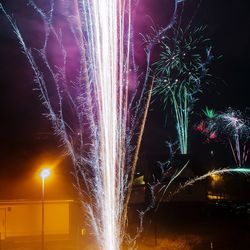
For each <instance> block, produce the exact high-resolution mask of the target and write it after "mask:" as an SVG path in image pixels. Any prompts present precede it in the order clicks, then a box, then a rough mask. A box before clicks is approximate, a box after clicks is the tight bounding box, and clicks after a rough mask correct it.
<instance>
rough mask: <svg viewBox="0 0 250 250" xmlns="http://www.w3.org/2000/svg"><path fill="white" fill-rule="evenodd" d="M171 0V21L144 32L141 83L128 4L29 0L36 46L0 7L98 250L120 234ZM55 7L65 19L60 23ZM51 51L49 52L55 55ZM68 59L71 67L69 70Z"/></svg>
mask: <svg viewBox="0 0 250 250" xmlns="http://www.w3.org/2000/svg"><path fill="white" fill-rule="evenodd" d="M178 2H180V1H177V0H176V1H175V9H174V13H173V18H172V20H171V21H170V24H169V25H168V26H167V27H165V28H162V29H160V30H158V31H157V32H156V33H155V34H154V35H153V36H147V38H148V40H147V41H146V45H145V46H146V48H145V51H146V56H147V67H146V72H145V77H144V79H143V81H142V83H141V84H140V81H139V79H138V77H137V75H140V74H138V72H137V68H138V67H137V66H135V61H134V47H133V39H132V37H133V26H132V21H131V20H132V7H133V6H132V1H130V0H128V1H127V0H120V1H119V0H103V1H98V0H87V1H58V2H56V1H53V0H51V1H49V2H48V5H49V10H48V9H46V10H43V9H42V8H41V7H38V6H37V5H36V3H35V2H34V1H32V0H30V1H29V6H30V7H31V8H33V9H34V11H35V13H36V14H37V15H38V16H39V18H40V19H41V20H42V21H43V24H44V27H43V34H44V38H43V45H42V47H41V48H39V49H33V48H29V47H28V45H27V43H26V41H25V39H24V38H23V36H22V34H21V32H20V31H19V28H18V26H17V24H16V22H15V20H14V19H13V17H12V16H10V15H8V13H7V12H6V11H5V9H4V8H3V6H2V5H1V4H0V8H1V10H2V11H3V12H4V14H5V15H6V17H7V19H8V20H9V22H10V24H11V26H12V28H13V29H14V32H15V34H16V36H17V38H18V41H19V43H20V45H21V46H22V49H23V52H24V53H25V55H26V57H27V58H28V61H29V63H30V65H31V67H32V69H33V72H34V75H35V82H36V84H37V89H38V91H39V93H40V98H41V100H42V102H43V104H44V106H45V107H46V109H47V111H48V112H47V116H48V118H49V119H50V120H51V122H52V124H53V128H54V131H55V133H56V134H57V135H58V136H59V137H60V139H61V141H62V142H63V144H64V145H65V147H66V149H67V153H68V154H69V155H70V157H71V159H72V162H73V165H74V177H75V187H76V189H77V190H78V192H79V196H80V198H81V202H82V205H83V206H84V208H85V211H87V213H88V217H89V221H90V224H91V226H92V229H93V232H94V234H95V236H96V239H97V242H98V247H99V249H103V250H118V249H120V248H121V244H122V241H123V239H124V235H125V229H126V220H127V214H126V212H127V204H128V200H129V196H130V193H131V189H132V183H133V175H134V169H135V166H136V161H137V157H138V152H139V147H140V142H141V138H142V133H143V129H144V125H145V121H146V114H147V110H148V106H149V100H150V96H151V86H152V85H150V87H149V92H147V90H148V87H147V83H148V80H149V75H150V69H149V63H150V55H151V50H152V48H153V47H154V45H155V44H156V43H157V41H158V40H159V37H161V36H162V35H163V34H164V33H165V32H166V31H167V30H168V28H169V27H171V25H172V24H173V20H174V19H175V14H176V10H177V4H178ZM47 7H48V6H47ZM56 8H59V9H56ZM57 10H59V11H60V14H61V19H62V18H64V19H65V21H64V23H63V24H62V25H61V24H60V23H58V22H59V21H58V20H57V18H56V14H55V13H56V12H57ZM68 37H70V38H71V40H70V42H69V40H67V39H68ZM69 43H70V46H68V44H69ZM72 48H73V49H72ZM51 50H56V52H57V58H53V56H51ZM72 51H73V53H74V54H75V56H74V57H72V55H71V53H72ZM70 59H71V62H72V61H74V63H73V66H74V67H72V68H74V69H72V68H69V67H70V66H71V65H70V62H69V61H70ZM72 59H73V60H72ZM41 61H42V65H41ZM75 61H77V63H75ZM69 72H70V73H71V74H69ZM72 75H73V77H72ZM138 82H139V83H138ZM152 84H153V83H152ZM138 86H139V87H138ZM132 92H133V93H132ZM141 121H142V122H141ZM139 124H140V126H138V125H139ZM138 127H139V128H138ZM132 142H135V144H136V145H133V143H132Z"/></svg>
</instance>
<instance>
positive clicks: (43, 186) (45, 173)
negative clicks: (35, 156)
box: [40, 168, 50, 250]
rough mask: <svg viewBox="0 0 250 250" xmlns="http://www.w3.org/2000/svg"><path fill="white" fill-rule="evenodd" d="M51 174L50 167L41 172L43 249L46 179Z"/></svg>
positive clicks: (42, 247)
mask: <svg viewBox="0 0 250 250" xmlns="http://www.w3.org/2000/svg"><path fill="white" fill-rule="evenodd" d="M49 176H50V169H48V168H44V169H42V171H41V172H40V177H41V178H42V233H41V236H42V239H41V242H42V244H41V250H44V191H45V179H47V178H48V177H49Z"/></svg>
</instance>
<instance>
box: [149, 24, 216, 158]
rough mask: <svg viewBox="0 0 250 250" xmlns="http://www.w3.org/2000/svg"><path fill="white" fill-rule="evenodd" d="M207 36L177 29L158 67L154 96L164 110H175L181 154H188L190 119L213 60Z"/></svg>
mask: <svg viewBox="0 0 250 250" xmlns="http://www.w3.org/2000/svg"><path fill="white" fill-rule="evenodd" d="M204 32H205V27H198V28H195V29H192V30H190V28H188V29H186V30H182V29H181V28H176V27H174V29H173V30H172V32H171V33H170V35H169V36H166V38H165V39H164V40H162V41H161V47H162V52H161V54H160V59H159V60H158V61H157V62H156V63H155V67H156V69H155V72H156V77H157V78H156V84H155V88H154V91H153V92H154V94H156V95H159V96H160V98H161V100H162V102H163V104H164V108H165V109H166V107H167V104H168V103H169V102H170V103H171V106H172V107H173V110H174V115H175V119H176V129H177V135H178V141H179V149H180V152H181V153H182V154H187V153H188V124H189V115H190V112H191V110H192V106H193V104H194V102H195V101H196V98H197V93H199V92H201V90H202V85H201V83H202V80H204V79H203V78H204V77H206V76H208V75H209V74H208V70H209V68H208V66H209V64H210V62H211V60H212V58H213V57H212V55H211V48H210V47H208V45H207V44H208V41H209V40H208V39H207V38H205V37H204Z"/></svg>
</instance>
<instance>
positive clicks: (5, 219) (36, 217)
mask: <svg viewBox="0 0 250 250" xmlns="http://www.w3.org/2000/svg"><path fill="white" fill-rule="evenodd" d="M74 218H75V216H74V202H73V200H50V201H45V202H44V234H45V236H49V235H51V236H53V235H61V236H69V235H70V234H72V226H73V223H74ZM41 232H42V203H41V201H30V200H8V201H0V234H1V240H3V239H9V238H13V237H31V236H32V237H33V236H40V235H41Z"/></svg>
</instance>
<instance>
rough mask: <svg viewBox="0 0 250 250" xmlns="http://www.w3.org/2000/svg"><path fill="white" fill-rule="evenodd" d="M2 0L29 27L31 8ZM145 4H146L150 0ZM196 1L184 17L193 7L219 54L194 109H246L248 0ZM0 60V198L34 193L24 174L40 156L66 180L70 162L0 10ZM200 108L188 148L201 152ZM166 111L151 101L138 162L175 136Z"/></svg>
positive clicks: (190, 1) (161, 151)
mask: <svg viewBox="0 0 250 250" xmlns="http://www.w3.org/2000/svg"><path fill="white" fill-rule="evenodd" d="M0 2H1V3H2V4H3V5H4V6H5V7H6V9H7V10H8V12H9V13H14V14H15V15H16V16H17V20H18V21H20V22H21V21H22V20H24V21H25V25H26V26H25V29H24V32H27V25H31V24H30V23H31V22H29V21H27V20H29V14H30V12H27V11H23V8H22V6H25V1H23V0H22V1H18V4H17V1H14V0H12V1H3V0H0ZM141 2H143V0H141ZM152 2H154V5H155V6H157V4H158V7H159V6H165V7H166V6H167V4H166V2H164V1H163V0H161V1H160V0H157V1H156V0H154V1H153V0H152ZM147 4H148V6H150V4H149V3H148V1H147ZM197 5H198V1H194V0H187V1H186V8H185V12H184V13H185V14H184V18H185V17H186V18H187V19H188V18H189V17H190V16H191V15H192V13H196V15H195V18H194V23H196V24H204V25H207V35H208V36H209V37H210V38H211V41H212V42H211V43H212V45H213V47H214V54H215V55H216V56H217V57H218V59H217V60H216V61H214V62H213V64H212V67H211V73H212V75H213V76H214V80H213V83H211V84H210V85H209V86H207V87H206V88H204V90H203V93H202V94H200V95H199V100H198V101H197V103H196V106H195V109H194V111H195V112H196V113H198V114H199V113H201V108H203V107H204V106H205V105H207V106H209V107H211V108H214V109H215V110H221V111H223V110H225V109H226V108H227V107H229V106H230V107H232V108H235V109H241V110H244V109H245V108H246V107H247V106H250V105H249V90H250V87H249V83H250V74H249V72H250V64H249V61H250V31H249V30H250V29H249V26H250V15H249V13H250V7H249V6H250V3H249V0H241V1H238V0H203V1H202V3H201V5H200V7H199V8H198V9H196V7H195V6H197ZM155 11H156V12H159V13H158V14H161V16H164V14H165V13H166V15H168V14H169V13H168V11H167V10H165V9H164V8H157V7H155ZM156 14H157V13H156ZM32 25H33V24H32ZM33 28H34V27H33ZM31 30H32V28H31ZM31 32H32V31H31ZM220 56H221V57H220ZM0 63H1V67H0V83H1V98H0V116H1V123H0V199H1V198H8V196H11V197H22V198H27V197H25V193H22V192H20V187H25V188H26V189H29V188H28V187H29V185H31V183H32V185H33V187H34V188H33V192H32V195H33V196H34V197H36V192H38V187H36V184H35V182H31V181H28V180H31V179H32V178H33V177H32V176H33V175H34V173H35V171H36V169H37V166H38V165H41V164H42V163H43V162H48V163H53V162H56V161H60V164H59V165H60V167H58V168H57V170H56V172H57V175H58V176H60V178H62V179H63V180H64V179H65V182H66V180H67V181H68V177H65V176H67V175H68V173H69V171H70V164H69V161H63V159H62V157H60V152H62V151H63V149H62V148H61V147H60V142H59V140H58V138H56V137H55V136H54V135H53V132H52V130H51V128H50V123H49V121H47V119H46V118H45V117H44V116H43V115H42V114H43V113H44V112H45V110H44V108H43V106H42V104H41V102H40V100H39V98H38V95H37V94H38V93H37V92H36V91H34V90H33V89H34V83H33V76H32V71H31V69H30V66H29V64H28V62H27V59H26V57H25V56H24V55H23V54H22V52H21V49H20V46H19V45H18V43H17V40H16V38H15V35H14V33H13V31H12V29H11V27H10V25H9V24H8V22H7V20H6V18H5V17H4V15H3V14H2V13H1V14H0ZM198 114H193V115H192V117H191V126H190V130H191V131H190V147H191V151H192V154H202V153H204V152H206V150H207V145H204V143H203V142H202V140H200V139H199V137H197V135H195V132H194V131H193V130H192V124H194V123H195V122H196V121H197V120H198V119H199V115H198ZM168 117H169V118H168V120H169V125H168V128H166V127H165V125H164V113H163V111H162V107H161V105H160V103H159V102H157V101H155V102H154V103H153V104H152V106H151V109H150V113H149V116H148V120H147V124H146V130H145V134H144V138H143V145H142V150H141V162H143V157H145V155H157V157H158V156H159V158H163V159H164V158H165V156H164V150H165V141H166V140H168V139H170V138H171V139H172V140H174V139H175V128H174V124H173V122H172V123H171V112H169V113H168ZM220 147H221V148H220V151H219V152H223V150H224V151H225V152H226V151H228V149H224V146H220ZM149 157H150V156H149ZM156 160H157V159H156ZM230 160H231V159H229V162H230ZM26 182H27V183H26ZM58 185H59V186H58V187H61V186H60V184H58ZM7 190H8V191H7ZM62 190H63V188H62ZM17 193H19V194H18V195H17Z"/></svg>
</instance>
